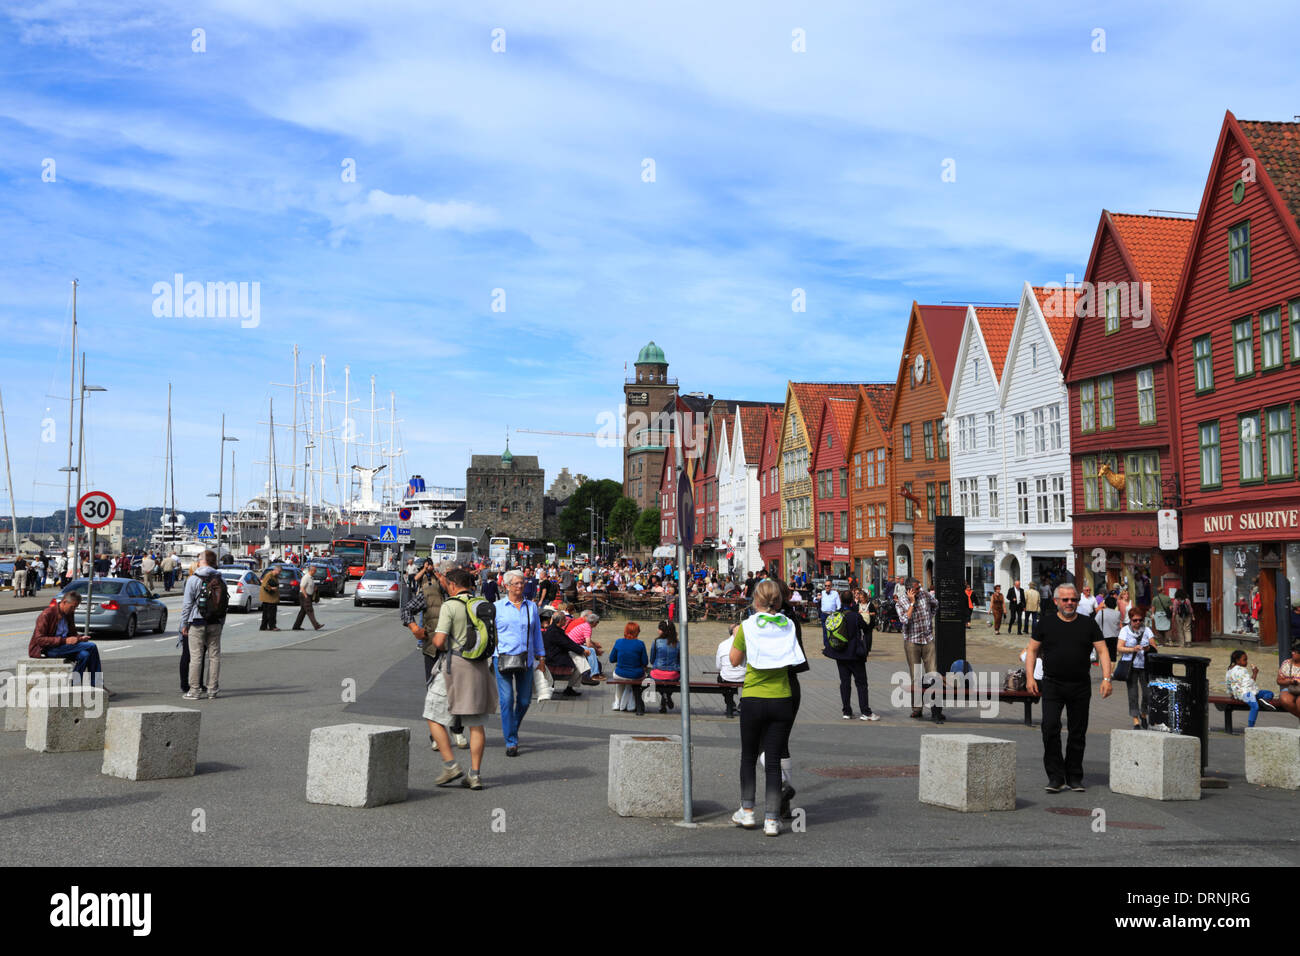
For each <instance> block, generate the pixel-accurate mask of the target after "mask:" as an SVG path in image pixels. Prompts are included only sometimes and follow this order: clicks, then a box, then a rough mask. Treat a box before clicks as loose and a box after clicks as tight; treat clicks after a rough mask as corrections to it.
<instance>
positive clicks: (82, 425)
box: [60, 352, 108, 604]
mask: <svg viewBox="0 0 1300 956" xmlns="http://www.w3.org/2000/svg"><path fill="white" fill-rule="evenodd" d="M107 391H108V389H106V388H103V387H102V386H99V385H87V384H86V353H85V352H82V353H81V405H80V407H79V408H78V409H77V467H76V468H72V469H69V470H71V471H75V472H76V473H77V500H78V501H80V500H81V475H82V472H83V471H84V469H85V464H86V449H85V444H86V393H87V392H107ZM60 470H61V471H62V470H63V469H60ZM72 541H73V548H72V554H73V566H72V569H71V570H70V571H69V572H68V577H69V579H71V578H74V577H76V573H77V570H78V569H79V568H80V566H81V522H80V521H78V522H77V523H76V524H75V525H73V527H72ZM90 571H91V576H93V575H94V571H95V556H94V555H93V554H92V555H91V556H90ZM87 603H88V604H89V602H87Z"/></svg>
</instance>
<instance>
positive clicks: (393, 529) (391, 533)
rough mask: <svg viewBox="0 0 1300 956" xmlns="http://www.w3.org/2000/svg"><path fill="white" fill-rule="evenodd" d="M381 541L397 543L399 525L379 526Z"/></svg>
mask: <svg viewBox="0 0 1300 956" xmlns="http://www.w3.org/2000/svg"><path fill="white" fill-rule="evenodd" d="M379 540H380V541H396V540H397V525H395V524H385V525H380V526H379Z"/></svg>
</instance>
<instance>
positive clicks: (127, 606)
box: [59, 578, 167, 637]
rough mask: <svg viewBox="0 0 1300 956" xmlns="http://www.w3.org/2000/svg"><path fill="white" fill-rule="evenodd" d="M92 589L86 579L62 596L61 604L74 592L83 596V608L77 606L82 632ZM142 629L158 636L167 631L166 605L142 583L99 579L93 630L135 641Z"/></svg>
mask: <svg viewBox="0 0 1300 956" xmlns="http://www.w3.org/2000/svg"><path fill="white" fill-rule="evenodd" d="M88 586H89V582H87V580H86V579H85V578H78V579H77V580H75V581H73V582H72V583H71V584H69V585H68V586H67V587H66V588H64V589H63V590H62V591H60V592H59V599H60V600H62V599H63V596H64V595H65V594H68V593H69V592H71V591H76V592H77V593H78V594H79V595H81V604H80V605H78V606H77V614H76V619H77V626H78V627H79V628H85V626H86V625H85V620H86V592H87V590H88ZM141 629H145V630H153V631H154V633H156V634H161V633H162V632H163V631H165V630H166V629H167V607H166V605H164V604H163V602H162V601H160V600H158V598H157V597H156V596H155V595H154V593H153V592H152V591H150V590H149V589H148V588H146V587H145V586H144V585H143V584H141V583H140V582H139V581H134V580H132V579H131V578H99V579H97V580H96V581H95V590H94V594H93V595H92V596H91V602H90V630H92V631H117V632H119V633H121V634H124V635H126V636H127V637H135V635H136V634H137V633H138V632H139V631H140V630H141Z"/></svg>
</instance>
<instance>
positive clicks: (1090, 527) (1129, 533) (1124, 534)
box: [1074, 518, 1178, 550]
mask: <svg viewBox="0 0 1300 956" xmlns="http://www.w3.org/2000/svg"><path fill="white" fill-rule="evenodd" d="M1175 531H1176V527H1175ZM1074 535H1075V538H1076V539H1077V540H1081V541H1106V542H1108V543H1114V542H1116V541H1132V542H1136V543H1138V544H1154V543H1155V541H1156V537H1157V536H1156V528H1154V527H1152V525H1151V521H1150V520H1149V519H1148V520H1145V521H1142V520H1135V519H1132V518H1127V519H1125V518H1116V519H1113V520H1105V521H1097V520H1092V521H1087V520H1084V521H1076V522H1075V523H1074ZM1160 547H1161V548H1162V549H1163V550H1177V548H1178V545H1177V544H1175V545H1174V546H1173V548H1168V549H1166V548H1165V546H1164V545H1163V544H1162V545H1160Z"/></svg>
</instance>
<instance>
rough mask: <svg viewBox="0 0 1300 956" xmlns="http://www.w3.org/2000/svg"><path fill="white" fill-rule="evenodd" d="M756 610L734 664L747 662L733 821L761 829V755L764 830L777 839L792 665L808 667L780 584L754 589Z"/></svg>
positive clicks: (734, 648) (741, 634)
mask: <svg viewBox="0 0 1300 956" xmlns="http://www.w3.org/2000/svg"><path fill="white" fill-rule="evenodd" d="M754 609H755V613H754V614H753V615H751V616H750V617H748V618H746V619H745V620H744V621H743V622H742V623H741V624H740V626H739V627H737V628H736V636H735V639H734V641H733V642H732V645H731V663H732V665H733V666H736V667H739V666H740V665H741V664H742V663H743V664H745V684H744V689H743V690H742V691H741V698H742V703H741V707H740V809H739V810H737V811H736V812H735V814H734V815H733V816H732V818H731V819H732V822H734V823H735V824H736V825H737V826H742V827H745V828H746V829H752V828H753V827H754V826H755V825H756V823H755V819H754V793H755V789H756V780H755V777H756V773H755V766H754V765H755V763H756V762H757V760H758V755H759V752H760V751H761V752H762V753H763V755H764V770H765V775H766V777H767V792H766V801H765V803H764V808H763V809H764V821H763V832H764V833H765V834H767V835H768V836H776V835H777V834H779V833H780V832H781V820H780V815H779V808H780V805H781V754H782V752H783V751H784V750H785V748H786V744H787V742H788V741H789V738H790V728H791V727H793V726H794V701H793V699H792V697H791V694H790V674H789V667H790V666H791V665H796V664H800V663H802V662H803V660H804V656H803V652H802V650H800V648H799V644H798V641H797V639H796V637H795V627H794V622H793V621H791V620H790V619H789V618H787V617H785V616H784V615H783V614H781V586H780V585H779V584H777V583H776V582H775V581H772V580H765V581H762V582H760V583H759V584H758V586H757V587H755V588H754ZM756 665H757V666H756Z"/></svg>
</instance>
